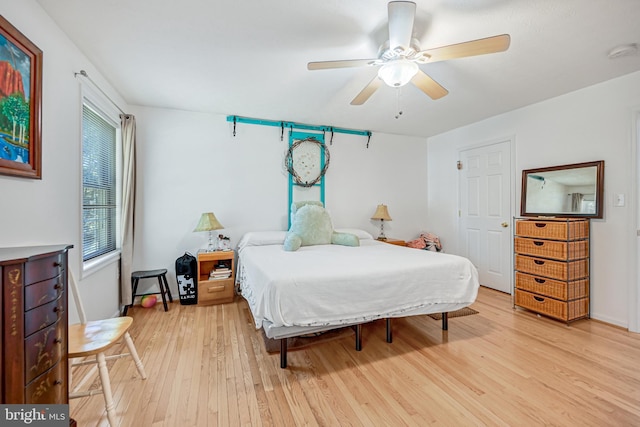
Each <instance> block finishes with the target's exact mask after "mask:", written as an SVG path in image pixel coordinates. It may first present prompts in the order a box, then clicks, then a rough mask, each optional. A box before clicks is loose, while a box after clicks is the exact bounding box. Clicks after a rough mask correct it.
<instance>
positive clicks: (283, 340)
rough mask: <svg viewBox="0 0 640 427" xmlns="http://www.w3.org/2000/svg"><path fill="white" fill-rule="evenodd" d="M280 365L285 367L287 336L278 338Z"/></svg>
mask: <svg viewBox="0 0 640 427" xmlns="http://www.w3.org/2000/svg"><path fill="white" fill-rule="evenodd" d="M280 367H281V368H282V369H285V368H286V367H287V338H280Z"/></svg>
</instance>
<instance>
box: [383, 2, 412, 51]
mask: <svg viewBox="0 0 640 427" xmlns="http://www.w3.org/2000/svg"><path fill="white" fill-rule="evenodd" d="M388 11H389V12H388V13H389V49H395V48H397V47H402V48H404V49H407V48H409V47H410V45H411V36H412V34H413V21H414V19H415V16H416V4H415V3H414V2H412V1H392V2H389V6H388Z"/></svg>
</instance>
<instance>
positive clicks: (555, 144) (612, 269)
mask: <svg viewBox="0 0 640 427" xmlns="http://www.w3.org/2000/svg"><path fill="white" fill-rule="evenodd" d="M638 106H640V72H636V73H633V74H630V75H627V76H623V77H621V78H617V79H614V80H610V81H607V82H604V83H601V84H598V85H594V86H591V87H588V88H586V89H582V90H579V91H576V92H573V93H570V94H567V95H564V96H560V97H557V98H554V99H551V100H548V101H545V102H541V103H538V104H535V105H531V106H528V107H524V108H521V109H519V110H515V111H512V112H509V113H506V114H502V115H500V116H496V117H493V118H490V119H487V120H484V121H482V122H478V123H475V124H472V125H469V126H465V127H461V128H458V129H455V130H453V131H450V132H447V133H444V134H441V135H438V136H435V137H432V138H429V140H428V150H427V151H428V156H427V158H428V170H429V173H428V182H429V186H428V189H429V190H428V194H429V198H428V204H429V206H428V219H429V227H430V228H431V229H433V231H434V232H435V233H438V234H440V235H441V236H442V238H443V241H444V242H446V245H447V247H448V248H449V251H450V252H455V251H456V250H457V248H456V241H457V237H456V236H457V220H456V212H457V201H456V198H455V197H452V196H451V195H453V194H457V179H458V178H457V170H456V168H455V162H456V160H457V156H458V152H459V150H460V149H461V148H462V147H468V146H470V145H474V144H479V143H483V142H486V141H493V140H496V139H499V138H504V137H514V139H515V168H514V169H515V171H516V176H514V177H513V179H514V180H515V188H516V189H517V190H516V193H517V196H516V199H515V200H514V204H513V213H514V215H518V214H519V211H520V181H521V172H522V170H523V169H530V168H535V167H544V166H553V165H562V164H568V163H578V162H586V161H593V160H604V161H605V194H604V198H605V207H604V218H603V219H601V220H593V221H592V241H591V251H592V257H591V272H592V275H591V315H592V317H593V318H595V319H600V320H603V321H606V322H609V323H613V324H616V325H620V326H627V325H628V318H629V310H628V307H627V305H628V304H627V298H628V296H629V295H635V292H632V291H630V287H633V286H635V243H634V240H633V239H634V236H635V224H634V218H635V216H634V212H635V208H634V207H635V203H636V201H635V199H634V196H635V195H634V194H633V190H634V184H633V177H634V168H635V161H634V156H633V155H632V154H633V153H635V148H634V146H633V138H632V135H631V133H632V129H633V120H635V116H634V114H633V111H634V109H636V108H637V107H638ZM618 193H622V194H625V195H626V206H624V207H614V206H613V199H614V196H615V194H618Z"/></svg>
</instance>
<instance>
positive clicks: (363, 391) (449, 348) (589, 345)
mask: <svg viewBox="0 0 640 427" xmlns="http://www.w3.org/2000/svg"><path fill="white" fill-rule="evenodd" d="M472 307H473V308H475V309H476V310H478V311H479V314H476V315H472V316H466V317H459V318H452V319H450V320H449V331H448V332H445V331H442V330H441V322H439V321H436V320H433V319H431V318H430V317H428V316H418V317H411V318H406V319H396V320H394V323H393V334H394V335H393V338H394V340H393V343H392V344H387V343H386V342H385V328H384V321H378V322H374V323H370V324H367V325H365V326H363V328H362V330H363V349H362V351H360V352H356V351H355V349H354V342H353V338H352V337H346V338H341V339H339V340H335V341H331V342H327V343H323V344H321V345H317V346H313V347H310V348H308V349H305V350H298V351H292V352H289V355H288V360H289V368H287V369H280V367H279V356H278V355H277V354H268V353H266V352H265V350H264V343H263V341H262V338H261V336H260V334H259V332H258V331H256V330H255V329H254V327H253V324H252V321H251V318H250V314H249V311H248V307H247V304H246V302H245V301H244V300H243V299H241V298H240V297H236V301H235V302H234V303H231V304H224V305H218V306H210V307H195V306H181V305H180V304H179V303H177V302H174V303H173V304H171V305H170V308H169V311H168V312H166V313H165V312H164V311H163V310H162V304H158V305H156V306H155V307H154V308H152V309H144V308H140V307H135V308H134V309H132V310H130V311H129V314H130V315H131V316H133V317H134V319H135V320H134V327H133V330H132V336H133V339H134V341H135V342H136V346H137V348H138V352H139V354H140V356H141V358H142V361H143V363H144V364H145V368H146V371H147V374H148V375H149V378H148V379H147V380H144V381H143V380H141V379H140V378H139V376H138V373H137V371H136V369H135V366H134V365H133V363H132V362H131V359H130V358H126V359H120V360H117V361H111V362H109V366H110V369H111V373H112V374H111V376H112V385H113V394H114V399H115V401H116V411H117V416H118V417H119V418H120V420H121V424H120V425H122V426H135V427H139V426H216V425H217V426H260V425H265V426H298V425H310V426H313V425H320V426H337V425H340V426H342V425H354V426H359V425H365V426H383V425H384V426H400V425H415V426H424V425H430V424H432V425H442V426H466V425H469V426H471V425H473V426H480V425H488V426H536V425H556V426H638V425H640V334H632V333H629V332H627V331H625V330H623V329H621V328H617V327H613V326H610V325H606V324H603V323H601V322H597V321H593V320H581V321H578V322H575V323H573V324H571V325H570V326H567V325H565V324H564V323H560V322H556V321H553V320H550V319H547V318H544V317H538V316H536V315H535V314H533V313H530V312H527V311H524V310H520V309H518V310H514V309H513V308H512V305H511V299H510V296H508V295H505V294H502V293H499V292H496V291H492V290H488V289H486V288H481V290H480V294H479V296H478V300H477V302H476V303H474V304H473V305H472ZM87 371H88V368H86V367H82V368H76V369H74V375H75V377H74V381H79V380H80V378H79V376H80V374H82V373H88V378H89V380H88V381H87V382H86V383H84V384H82V385H84V386H87V385H91V384H93V386H94V387H95V385H96V381H95V380H96V374H95V371H88V372H87ZM70 413H71V416H72V417H73V418H74V419H75V420H76V421H77V422H78V425H79V426H83V427H85V426H97V425H100V426H105V425H108V424H107V420H106V412H105V410H104V402H103V400H102V395H96V396H92V397H87V398H82V399H75V400H72V401H71V405H70Z"/></svg>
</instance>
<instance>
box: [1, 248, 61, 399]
mask: <svg viewBox="0 0 640 427" xmlns="http://www.w3.org/2000/svg"><path fill="white" fill-rule="evenodd" d="M71 247H72V246H71V245H54V246H39V247H19V248H0V277H1V278H2V279H1V280H2V292H0V305H2V317H1V318H0V322H1V328H0V329H1V331H2V349H1V350H0V370H1V375H0V376H1V378H2V389H1V393H0V401H1V402H2V403H15V404H68V403H69V393H68V378H69V375H68V363H67V360H68V358H67V340H68V333H67V327H68V316H67V271H68V270H67V269H68V267H67V257H68V255H67V253H68V250H69V249H70V248H71Z"/></svg>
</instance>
